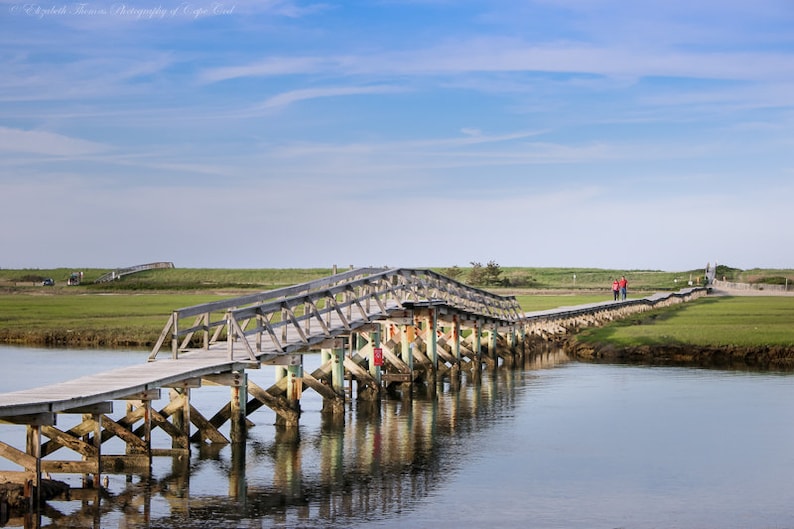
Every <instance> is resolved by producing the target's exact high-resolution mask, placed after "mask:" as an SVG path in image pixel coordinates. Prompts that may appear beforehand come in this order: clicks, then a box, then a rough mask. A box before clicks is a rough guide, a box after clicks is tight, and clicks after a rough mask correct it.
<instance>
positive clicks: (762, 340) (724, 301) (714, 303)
mask: <svg viewBox="0 0 794 529" xmlns="http://www.w3.org/2000/svg"><path fill="white" fill-rule="evenodd" d="M576 341H577V342H581V343H610V344H613V345H614V346H617V347H631V346H660V345H665V346H666V345H672V344H676V345H693V346H717V347H755V346H759V345H762V346H783V347H794V297H792V296H715V297H707V298H701V299H699V300H696V301H693V302H691V303H684V304H681V305H675V306H672V307H668V308H665V309H660V310H656V311H652V312H647V313H643V314H638V315H636V316H632V317H629V318H626V319H623V320H620V321H617V322H614V323H611V324H610V325H608V326H604V327H600V328H590V329H585V330H583V331H581V332H580V333H579V334H577V336H576Z"/></svg>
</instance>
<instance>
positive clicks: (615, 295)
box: [612, 277, 620, 301]
mask: <svg viewBox="0 0 794 529" xmlns="http://www.w3.org/2000/svg"><path fill="white" fill-rule="evenodd" d="M619 295H620V283H619V282H618V278H617V277H616V278H615V280H614V281H612V297H613V298H614V300H615V301H617V300H618V296H619Z"/></svg>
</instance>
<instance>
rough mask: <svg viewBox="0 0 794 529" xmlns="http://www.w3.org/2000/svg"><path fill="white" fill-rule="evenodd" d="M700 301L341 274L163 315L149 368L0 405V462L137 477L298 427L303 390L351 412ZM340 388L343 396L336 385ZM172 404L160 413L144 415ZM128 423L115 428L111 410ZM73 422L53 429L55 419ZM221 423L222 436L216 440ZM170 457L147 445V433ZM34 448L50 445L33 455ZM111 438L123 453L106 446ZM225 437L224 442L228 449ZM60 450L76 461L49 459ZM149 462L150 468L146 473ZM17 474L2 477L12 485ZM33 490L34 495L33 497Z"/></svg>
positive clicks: (29, 469) (327, 409)
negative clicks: (505, 290) (261, 373)
mask: <svg viewBox="0 0 794 529" xmlns="http://www.w3.org/2000/svg"><path fill="white" fill-rule="evenodd" d="M703 294H705V289H687V290H684V291H680V292H678V293H666V294H660V295H656V296H651V297H649V298H642V299H632V300H627V301H621V302H604V303H594V304H589V305H581V306H577V307H563V308H559V309H554V310H548V311H539V312H535V313H523V312H521V310H520V307H519V305H518V303H517V301H516V300H515V298H514V297H512V296H506V297H505V296H498V295H495V294H493V293H490V292H487V291H484V290H480V289H476V288H472V287H469V286H467V285H464V284H462V283H459V282H457V281H455V280H452V279H450V278H447V277H444V276H441V275H439V274H437V273H434V272H432V271H429V270H422V269H420V270H415V269H393V270H385V269H379V268H367V269H359V270H351V271H349V272H345V273H342V274H336V275H334V276H330V277H328V278H324V279H321V280H317V281H312V282H308V283H304V284H301V285H295V286H291V287H287V288H283V289H278V290H273V291H268V292H263V293H259V294H253V295H249V296H242V297H238V298H232V299H229V300H223V301H217V302H212V303H207V304H203V305H198V306H194V307H186V308H183V309H178V310H175V311H173V313H172V314H171V315H170V316H169V318H168V320H167V323H166V325H165V327H164V329H163V332H162V333H161V335H160V337H159V339H158V340H157V343H156V345H155V347H154V348H153V350H152V352H151V354H150V355H149V357H148V361H147V362H143V363H141V364H140V365H135V366H128V367H122V368H118V369H115V370H111V371H107V372H104V373H98V374H95V375H89V376H84V377H81V378H77V379H74V380H70V381H67V382H63V383H59V384H53V385H49V386H44V387H39V388H34V389H28V390H22V391H16V392H12V393H5V394H0V422H5V423H10V424H18V425H23V426H25V427H26V428H27V442H26V446H25V448H24V449H18V448H15V447H12V446H9V445H7V444H5V443H0V456H2V457H5V458H6V459H7V460H10V461H12V462H13V463H14V464H16V465H18V466H20V467H21V469H22V470H21V471H19V472H18V473H17V475H16V477H17V478H21V479H23V480H26V481H28V482H32V483H35V484H37V485H38V484H39V483H40V481H41V474H42V472H43V471H46V472H53V473H55V472H63V473H78V474H83V475H89V474H94V475H95V476H96V477H95V479H94V480H93V482H94V483H99V475H100V474H102V473H103V472H111V471H112V472H119V473H130V472H146V468H147V465H150V464H151V457H152V456H155V455H184V454H186V453H189V451H190V442H191V441H193V442H201V443H228V442H232V443H238V442H242V441H244V440H245V428H246V417H247V415H248V414H250V413H251V412H253V411H254V410H256V409H258V408H259V407H261V406H267V407H269V408H271V409H272V410H273V411H274V412H275V414H276V424H277V425H279V426H281V427H286V428H289V427H294V426H297V424H298V420H299V417H300V396H301V393H302V392H303V391H304V389H305V388H308V389H312V390H314V391H316V392H317V393H319V394H320V395H321V396H322V398H323V402H324V406H323V412H324V413H331V414H339V415H340V416H341V415H343V412H344V409H345V407H344V405H345V402H346V399H347V398H349V397H348V395H349V396H350V397H352V395H353V384H354V383H355V384H356V385H357V392H356V395H357V398H358V399H359V400H370V401H377V400H378V399H380V398H381V396H382V395H383V394H385V393H387V392H388V393H396V394H398V395H401V396H402V397H401V398H410V395H411V391H412V388H413V387H414V385H416V384H423V385H426V386H427V387H428V388H430V389H433V388H435V387H436V384H437V383H438V382H440V381H441V380H442V379H446V380H449V381H451V383H452V384H453V385H454V384H455V381H456V380H458V379H459V377H460V376H461V372H467V373H468V374H469V376H472V377H478V376H479V373H480V371H481V369H482V368H483V366H485V367H486V368H495V367H498V366H500V365H505V366H512V365H515V364H516V362H517V359H523V358H524V357H525V356H526V355H528V354H531V345H532V343H533V342H534V341H536V340H549V339H551V338H553V337H555V336H559V335H561V334H565V333H566V332H569V331H571V330H572V329H575V328H579V327H584V326H589V325H598V324H600V323H601V322H604V321H609V320H612V319H616V318H620V317H624V316H625V315H628V314H631V313H634V312H637V311H643V310H650V309H652V308H656V307H659V306H664V305H667V304H671V303H679V302H682V301H686V300H688V299H692V298H693V297H697V296H699V295H703ZM308 352H321V353H322V355H323V357H322V362H321V367H320V368H318V369H317V370H315V371H314V372H312V373H308V372H304V369H303V354H304V353H308ZM266 365H271V366H275V369H276V370H277V377H276V383H275V384H274V385H273V386H272V387H269V388H260V387H258V386H256V384H253V383H252V382H251V381H249V380H248V379H247V376H246V370H248V369H259V368H260V367H262V366H266ZM206 383H211V384H216V385H217V384H220V385H226V386H229V388H230V392H231V393H230V399H229V402H227V403H224V405H223V406H222V407H221V409H220V410H219V411H218V412H217V413H215V414H214V415H212V416H210V417H209V418H207V417H205V416H204V415H203V414H202V413H201V412H200V411H199V410H196V409H195V408H194V407H193V405H192V404H191V402H190V392H191V390H195V389H198V388H200V387H201V386H202V384H206ZM346 386H349V387H346ZM161 390H167V391H168V392H169V397H170V402H169V403H168V404H167V405H166V406H165V407H164V408H163V409H161V410H155V409H153V408H152V407H151V403H152V401H154V400H158V399H159V398H160V397H161ZM115 401H123V402H124V403H125V404H126V413H125V414H124V415H123V416H122V417H120V418H112V417H111V416H110V414H111V413H112V411H113V406H112V404H113V402H115ZM67 413H68V414H81V415H82V416H83V422H82V423H80V424H79V425H78V426H76V427H74V428H72V429H70V430H68V431H62V430H59V429H57V428H55V425H56V417H57V415H58V414H67ZM226 423H229V431H228V436H229V437H227V436H226V433H225V432H222V431H221V430H220V428H221V426H223V425H224V424H226ZM155 427H157V428H160V429H161V430H163V431H164V432H165V433H167V434H168V436H169V437H170V438H171V440H172V442H171V447H170V448H167V449H163V448H159V449H155V448H153V447H152V446H151V431H152V428H155ZM42 436H45V437H48V438H49V441H47V442H46V443H42V442H41V441H42ZM113 437H118V438H121V439H122V440H123V441H124V443H125V444H126V450H125V453H124V454H116V455H107V454H104V453H103V452H102V444H103V443H104V442H105V441H107V440H108V439H110V438H113ZM229 438H231V439H229ZM61 448H68V449H70V450H72V451H74V452H77V454H79V456H80V461H71V460H54V459H52V458H51V454H53V453H55V452H57V451H58V450H60V449H61ZM147 461H148V463H147ZM12 474H13V473H8V472H6V473H0V477H3V476H5V477H6V478H14V475H12ZM35 488H36V490H40V487H38V486H37V487H35Z"/></svg>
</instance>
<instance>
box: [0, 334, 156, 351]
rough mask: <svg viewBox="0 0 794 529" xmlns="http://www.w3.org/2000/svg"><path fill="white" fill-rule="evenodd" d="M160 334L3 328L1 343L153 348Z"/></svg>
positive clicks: (34, 345) (43, 345)
mask: <svg viewBox="0 0 794 529" xmlns="http://www.w3.org/2000/svg"><path fill="white" fill-rule="evenodd" d="M156 339H157V336H149V335H146V336H141V335H140V334H133V333H126V332H124V331H118V330H107V331H93V330H87V331H80V330H75V331H72V330H40V331H35V330H34V331H17V330H13V329H0V344H4V345H25V346H31V347H74V348H92V347H93V348H104V349H121V348H124V349H127V348H133V349H151V348H152V346H154V343H155V341H156Z"/></svg>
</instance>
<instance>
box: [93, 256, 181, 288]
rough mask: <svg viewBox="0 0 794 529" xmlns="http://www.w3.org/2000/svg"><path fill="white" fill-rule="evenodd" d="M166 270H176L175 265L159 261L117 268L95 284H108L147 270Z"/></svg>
mask: <svg viewBox="0 0 794 529" xmlns="http://www.w3.org/2000/svg"><path fill="white" fill-rule="evenodd" d="M165 268H174V263H172V262H169V261H159V262H157V263H148V264H141V265H136V266H128V267H126V268H116V269H115V270H111V271H110V272H108V273H106V274H103V275H101V276H99V277H98V278H97V279H96V280H94V283H107V282H109V281H115V280H116V279H120V278H121V277H123V276H126V275H129V274H134V273H136V272H143V271H145V270H161V269H165Z"/></svg>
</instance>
